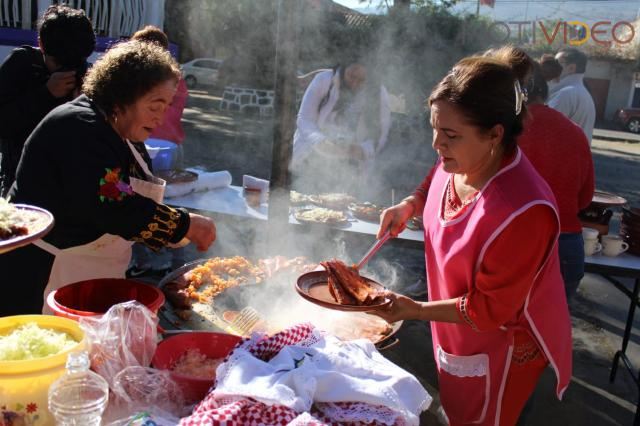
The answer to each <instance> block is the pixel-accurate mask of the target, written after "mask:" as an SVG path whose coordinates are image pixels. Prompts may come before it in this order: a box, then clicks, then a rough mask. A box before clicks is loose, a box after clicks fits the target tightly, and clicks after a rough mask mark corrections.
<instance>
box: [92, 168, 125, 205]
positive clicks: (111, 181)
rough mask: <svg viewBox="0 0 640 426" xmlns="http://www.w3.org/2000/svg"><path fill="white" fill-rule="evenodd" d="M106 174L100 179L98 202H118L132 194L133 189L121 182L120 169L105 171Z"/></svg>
mask: <svg viewBox="0 0 640 426" xmlns="http://www.w3.org/2000/svg"><path fill="white" fill-rule="evenodd" d="M105 170H106V171H107V173H106V174H105V175H104V177H103V178H101V179H100V189H99V191H98V196H99V197H100V201H102V202H104V201H105V200H108V201H120V200H122V199H123V198H124V197H125V196H127V195H131V194H133V189H132V188H131V186H130V185H129V184H127V183H126V182H124V181H123V180H122V176H121V173H120V168H119V167H116V168H114V169H105Z"/></svg>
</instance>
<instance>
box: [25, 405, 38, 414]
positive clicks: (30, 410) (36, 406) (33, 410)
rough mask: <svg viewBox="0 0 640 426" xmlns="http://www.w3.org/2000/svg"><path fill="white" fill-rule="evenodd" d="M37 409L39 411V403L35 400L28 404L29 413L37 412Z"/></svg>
mask: <svg viewBox="0 0 640 426" xmlns="http://www.w3.org/2000/svg"><path fill="white" fill-rule="evenodd" d="M36 411H38V404H36V403H35V402H30V403H29V404H27V413H35V412H36Z"/></svg>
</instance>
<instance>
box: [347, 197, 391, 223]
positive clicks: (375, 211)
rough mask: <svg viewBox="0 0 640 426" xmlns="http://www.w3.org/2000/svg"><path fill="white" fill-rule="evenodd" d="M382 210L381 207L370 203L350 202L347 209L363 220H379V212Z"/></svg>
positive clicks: (375, 221) (374, 221)
mask: <svg viewBox="0 0 640 426" xmlns="http://www.w3.org/2000/svg"><path fill="white" fill-rule="evenodd" d="M383 210H384V208H383V207H380V206H376V205H375V204H372V203H368V202H367V203H351V204H349V211H350V212H351V214H352V215H353V216H354V217H355V218H356V219H360V220H364V221H365V222H373V223H379V222H380V214H381V213H382V211H383Z"/></svg>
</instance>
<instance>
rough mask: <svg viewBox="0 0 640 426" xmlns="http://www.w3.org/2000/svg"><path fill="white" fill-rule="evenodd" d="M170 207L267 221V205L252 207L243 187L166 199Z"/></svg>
mask: <svg viewBox="0 0 640 426" xmlns="http://www.w3.org/2000/svg"><path fill="white" fill-rule="evenodd" d="M164 202H165V203H167V204H168V205H170V206H177V207H186V208H188V209H197V210H202V211H209V212H215V213H223V214H229V215H234V216H242V217H249V218H254V219H261V220H267V214H268V213H267V211H268V210H267V205H266V204H262V205H260V206H259V207H251V206H249V205H248V204H247V202H246V200H245V198H244V196H243V195H242V187H241V186H233V185H230V186H228V187H226V188H219V189H212V190H209V191H204V192H192V193H191V194H188V195H184V196H182V197H173V198H165V199H164Z"/></svg>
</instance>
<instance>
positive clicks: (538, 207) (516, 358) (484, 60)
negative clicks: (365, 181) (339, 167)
mask: <svg viewBox="0 0 640 426" xmlns="http://www.w3.org/2000/svg"><path fill="white" fill-rule="evenodd" d="M511 55H513V50H511V49H505V50H500V51H497V52H494V53H493V56H492V57H469V58H465V59H463V60H461V61H460V62H458V63H457V64H456V65H455V66H454V67H453V69H452V70H451V72H450V73H449V74H448V75H447V76H446V77H444V78H443V79H442V81H440V83H439V84H438V85H437V86H436V87H435V88H434V90H433V92H432V93H431V96H430V98H429V106H430V108H431V125H432V127H433V131H434V136H433V147H434V149H435V150H436V151H437V152H438V154H439V158H440V160H439V163H438V164H437V165H436V168H435V170H433V173H431V174H430V177H429V178H428V179H425V183H424V184H423V185H422V186H421V188H418V190H416V192H415V193H414V194H413V195H412V196H410V197H408V198H406V199H404V200H403V201H402V202H401V203H400V204H398V205H396V206H393V207H391V208H390V209H387V210H386V211H385V212H384V213H383V216H382V221H381V226H380V230H379V232H380V234H381V233H383V232H384V231H386V230H390V231H391V233H392V235H397V234H398V233H399V232H400V231H402V229H404V227H405V225H406V221H407V220H408V219H409V218H410V217H412V216H414V215H417V214H422V216H423V221H424V228H425V230H424V240H425V262H426V269H427V282H428V294H429V301H427V302H417V301H414V300H412V299H410V298H408V297H405V296H401V295H398V294H394V293H391V294H390V297H391V298H392V300H393V303H392V304H391V306H390V307H389V308H388V309H387V310H385V311H376V312H375V313H376V314H377V315H379V316H381V317H383V318H385V319H386V320H388V321H397V320H401V319H413V320H423V321H430V322H431V330H432V336H433V350H434V356H435V360H436V365H437V370H438V381H439V387H440V399H441V402H442V405H443V408H444V410H445V412H446V414H447V416H448V419H449V421H450V424H452V425H462V424H476V425H478V424H479V425H498V424H499V425H513V424H515V423H516V422H517V419H518V417H519V415H520V412H521V410H522V407H523V406H524V404H525V402H526V401H527V399H528V398H529V396H530V395H531V393H532V392H533V390H534V388H535V385H536V383H537V381H538V379H539V377H540V375H541V374H542V371H543V370H544V369H545V368H546V367H547V365H550V366H551V367H552V368H553V369H554V371H555V373H556V376H557V379H558V382H557V388H556V392H557V396H558V397H559V398H561V397H562V394H563V393H564V391H565V389H566V387H567V385H568V384H569V380H570V377H571V352H572V346H571V322H570V319H569V312H568V308H567V302H566V297H565V293H564V288H563V287H564V286H563V282H562V276H561V274H560V266H559V261H558V252H557V250H558V244H557V241H558V234H559V232H560V224H559V219H558V213H557V208H556V203H555V200H554V197H553V193H552V192H551V190H550V189H549V186H548V185H547V184H546V182H545V181H544V180H543V179H542V178H541V177H540V176H539V175H538V173H537V172H536V171H535V169H534V168H533V166H532V165H531V163H530V162H529V161H528V160H527V158H526V156H524V155H523V154H522V152H521V151H520V149H519V148H518V146H517V143H516V140H517V138H518V136H519V135H520V133H522V131H523V126H524V125H523V123H524V117H525V116H526V113H527V111H526V105H525V102H524V101H525V97H526V96H525V93H524V91H523V90H522V87H523V83H524V80H525V79H526V76H527V75H528V73H529V72H530V69H531V61H530V59H529V58H528V57H522V58H521V60H517V58H514V57H512V56H511ZM427 185H428V192H427V191H425V188H427Z"/></svg>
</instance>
